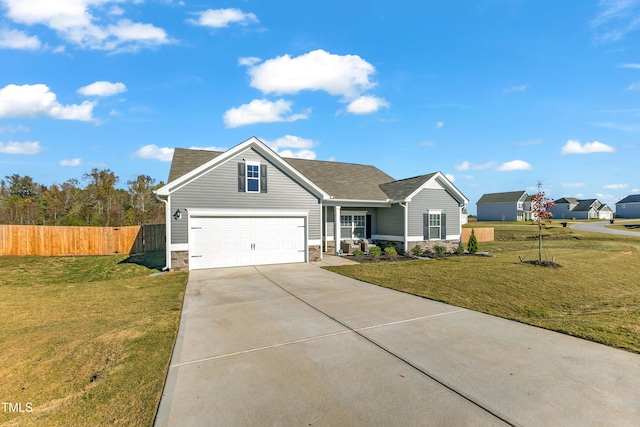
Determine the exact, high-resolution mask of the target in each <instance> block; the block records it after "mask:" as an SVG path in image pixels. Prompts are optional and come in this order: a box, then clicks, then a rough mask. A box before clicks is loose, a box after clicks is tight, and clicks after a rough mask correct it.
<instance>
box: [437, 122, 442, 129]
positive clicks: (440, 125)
mask: <svg viewBox="0 0 640 427" xmlns="http://www.w3.org/2000/svg"><path fill="white" fill-rule="evenodd" d="M443 126H444V122H436V126H435V127H436V129H442V127H443Z"/></svg>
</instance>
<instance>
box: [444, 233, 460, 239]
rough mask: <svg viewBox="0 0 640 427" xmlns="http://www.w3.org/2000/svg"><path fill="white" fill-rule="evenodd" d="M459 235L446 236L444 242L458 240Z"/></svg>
mask: <svg viewBox="0 0 640 427" xmlns="http://www.w3.org/2000/svg"><path fill="white" fill-rule="evenodd" d="M460 237H461V234H447V238H446V239H445V240H460Z"/></svg>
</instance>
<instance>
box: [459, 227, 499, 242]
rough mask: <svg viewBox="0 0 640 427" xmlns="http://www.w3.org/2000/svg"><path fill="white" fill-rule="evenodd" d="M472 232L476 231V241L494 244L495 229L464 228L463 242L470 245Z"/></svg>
mask: <svg viewBox="0 0 640 427" xmlns="http://www.w3.org/2000/svg"><path fill="white" fill-rule="evenodd" d="M471 230H474V234H475V235H476V239H477V240H478V242H493V228H492V227H484V228H475V227H474V228H463V229H462V242H463V243H468V242H469V236H471Z"/></svg>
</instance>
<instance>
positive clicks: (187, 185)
mask: <svg viewBox="0 0 640 427" xmlns="http://www.w3.org/2000/svg"><path fill="white" fill-rule="evenodd" d="M156 197H157V198H158V199H160V200H161V201H163V202H164V203H166V222H167V227H166V229H167V238H166V239H167V245H166V247H167V267H168V268H170V269H172V270H185V269H189V270H192V269H200V268H213V267H226V266H240V265H259V264H277V263H289V262H309V261H315V260H318V259H321V258H322V255H323V252H325V253H338V251H339V249H340V245H339V244H336V240H338V241H343V240H344V241H350V243H354V242H358V241H360V240H362V239H371V240H372V241H373V242H374V243H376V244H378V245H381V246H389V245H393V246H395V247H396V248H397V249H398V250H399V251H400V252H403V251H404V252H407V251H409V250H410V249H411V248H413V247H414V246H416V245H421V246H423V247H427V246H429V245H434V244H441V245H458V244H459V242H460V237H461V233H462V227H461V217H462V211H463V209H464V207H465V204H467V203H468V202H469V201H468V199H467V198H466V197H465V196H464V195H463V194H462V193H461V192H460V191H459V190H458V189H457V188H456V187H455V186H454V185H453V184H452V183H451V182H450V181H449V180H448V179H447V178H446V177H445V176H444V175H443V174H442V173H440V172H435V173H431V174H428V175H421V176H417V177H413V178H408V179H403V180H394V179H393V178H392V177H390V176H389V175H387V174H386V173H384V172H382V171H381V170H379V169H378V168H376V167H374V166H369V165H360V164H351V163H338V162H328V161H316V160H302V159H289V158H287V159H285V158H283V157H281V156H280V155H278V154H277V153H276V152H275V151H273V150H272V149H270V148H269V147H267V146H266V145H265V144H264V143H263V142H261V141H260V140H259V139H257V138H255V137H252V138H250V139H248V140H246V141H244V142H243V143H241V144H239V145H237V146H235V147H233V148H231V149H229V150H227V151H225V152H215V151H204V150H187V149H180V148H176V149H175V151H174V155H173V160H172V163H171V170H170V173H169V182H168V184H167V185H165V186H163V187H162V188H160V189H158V190H157V191H156ZM336 236H338V238H337V239H336Z"/></svg>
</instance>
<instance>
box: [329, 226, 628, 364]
mask: <svg viewBox="0 0 640 427" xmlns="http://www.w3.org/2000/svg"><path fill="white" fill-rule="evenodd" d="M536 233H537V227H536V226H527V225H519V226H512V225H509V226H504V227H497V228H496V229H495V235H496V241H495V242H493V243H481V244H480V250H481V251H489V252H490V253H492V254H495V257H492V258H487V257H472V256H465V257H451V258H446V259H442V260H427V261H422V260H417V261H405V262H401V263H400V262H398V263H378V264H361V265H350V266H338V267H326V268H327V269H329V270H331V271H334V272H337V273H340V274H343V275H346V276H349V277H353V278H356V279H359V280H363V281H365V282H369V283H373V284H376V285H380V286H384V287H388V288H392V289H397V290H400V291H403V292H408V293H412V294H415V295H420V296H423V297H426V298H429V299H433V300H437V301H442V302H446V303H449V304H453V305H456V306H460V307H465V308H468V309H471V310H476V311H480V312H483V313H488V314H491V315H494V316H499V317H503V318H507V319H512V320H517V321H519V322H523V323H528V324H530V325H535V326H539V327H542V328H546V329H550V330H554V331H559V332H563V333H567V334H570V335H574V336H577V337H581V338H585V339H588V340H592V341H595V342H600V343H603V344H606V345H610V346H614V347H619V348H623V349H626V350H629V351H633V352H638V353H640V282H639V281H638V279H637V278H638V277H640V259H639V258H640V255H639V254H640V240H639V239H638V238H634V237H624V236H622V237H619V236H609V235H603V234H599V233H583V232H578V231H574V230H572V229H569V228H562V227H554V228H550V229H547V230H545V235H546V240H545V242H544V252H545V254H546V255H547V257H549V258H551V257H554V258H555V261H556V262H557V263H559V264H561V265H562V266H563V267H562V268H545V267H536V266H532V265H529V264H523V263H520V262H519V259H518V256H521V257H523V258H525V259H532V258H534V259H535V258H537V240H535V237H534V236H535V234H536Z"/></svg>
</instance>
